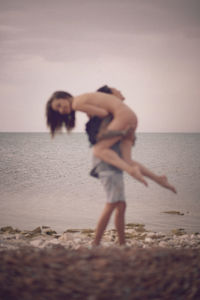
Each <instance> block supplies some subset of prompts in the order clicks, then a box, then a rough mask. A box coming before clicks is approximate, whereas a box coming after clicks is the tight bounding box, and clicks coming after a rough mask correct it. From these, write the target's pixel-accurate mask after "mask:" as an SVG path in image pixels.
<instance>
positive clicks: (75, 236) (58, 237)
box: [0, 223, 200, 251]
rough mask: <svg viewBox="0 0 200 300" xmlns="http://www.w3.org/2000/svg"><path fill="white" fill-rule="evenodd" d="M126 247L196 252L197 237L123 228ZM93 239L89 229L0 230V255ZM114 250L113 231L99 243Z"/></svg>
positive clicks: (70, 245)
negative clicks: (9, 251)
mask: <svg viewBox="0 0 200 300" xmlns="http://www.w3.org/2000/svg"><path fill="white" fill-rule="evenodd" d="M125 233H126V234H125V235H126V247H134V248H152V247H162V248H186V249H191V248H193V249H195V248H197V249H200V233H198V232H196V233H192V234H188V233H187V232H185V230H184V229H181V228H179V229H174V230H172V231H171V232H168V233H162V232H150V231H147V230H146V229H145V226H144V225H143V224H134V223H129V224H126V229H125ZM93 237H94V230H93V229H67V230H66V231H65V232H63V233H62V234H58V233H57V232H56V231H55V230H53V229H51V228H50V227H48V226H42V227H37V228H35V229H34V230H29V231H28V230H23V231H21V230H19V229H14V228H12V227H11V226H6V227H2V228H0V251H1V250H3V249H18V248H21V247H22V246H23V247H25V246H32V247H36V248H40V249H42V248H51V247H53V246H54V245H61V246H63V247H64V248H66V249H79V248H80V247H86V248H90V247H91V242H92V240H93ZM110 246H112V247H114V246H117V233H116V230H114V229H111V230H107V231H106V232H105V234H104V237H103V240H102V247H110Z"/></svg>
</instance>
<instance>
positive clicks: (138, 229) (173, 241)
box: [0, 224, 200, 300]
mask: <svg viewBox="0 0 200 300" xmlns="http://www.w3.org/2000/svg"><path fill="white" fill-rule="evenodd" d="M93 236H94V230H92V229H80V230H78V229H68V230H66V231H65V232H63V233H62V234H58V233H56V232H55V231H54V230H53V229H51V228H50V227H48V226H42V227H37V228H36V229H34V230H32V231H27V230H24V231H21V230H18V229H14V228H12V227H10V226H7V227H3V228H1V229H0V299H2V300H7V299H8V300H10V299H13V300H14V299H16V300H18V299H20V300H29V299H30V300H32V299H34V300H35V299H37V300H46V299H48V300H53V299H56V300H57V299H70V300H71V299H72V300H73V299H80V300H85V299H87V300H107V299H108V300H112V299H115V300H118V299H120V300H132V299H133V300H134V299H141V300H145V299H152V300H160V299H166V300H177V299H183V300H187V299H192V300H197V299H200V234H199V233H194V234H187V233H186V232H185V231H184V230H183V229H176V230H174V231H172V232H169V233H167V234H166V233H165V234H164V233H161V232H158V233H156V232H149V231H147V230H145V226H144V225H142V224H127V225H126V241H127V246H125V247H119V246H118V244H117V235H116V231H115V230H108V231H106V232H105V235H104V238H103V241H102V246H101V247H96V248H91V241H92V240H93Z"/></svg>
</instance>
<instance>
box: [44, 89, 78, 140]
mask: <svg viewBox="0 0 200 300" xmlns="http://www.w3.org/2000/svg"><path fill="white" fill-rule="evenodd" d="M71 97H72V95H71V94H69V93H67V92H64V91H57V92H55V93H53V95H52V96H51V98H50V99H49V100H48V102H47V104H46V121H47V126H48V127H49V128H50V132H51V136H52V137H53V136H54V135H55V133H56V132H58V131H60V130H61V129H62V127H63V126H65V128H66V130H67V131H68V132H70V131H71V130H72V129H73V128H74V127H75V120H76V119H75V111H74V110H72V111H71V113H70V114H64V115H61V114H60V113H59V112H57V111H55V110H53V109H52V107H51V105H52V102H53V100H54V99H68V98H71Z"/></svg>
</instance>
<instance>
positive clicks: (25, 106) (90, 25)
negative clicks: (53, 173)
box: [0, 0, 200, 132]
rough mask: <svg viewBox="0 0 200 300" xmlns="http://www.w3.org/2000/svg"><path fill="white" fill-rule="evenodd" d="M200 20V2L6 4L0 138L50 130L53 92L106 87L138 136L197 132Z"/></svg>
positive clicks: (15, 0)
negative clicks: (128, 111) (114, 91)
mask: <svg viewBox="0 0 200 300" xmlns="http://www.w3.org/2000/svg"><path fill="white" fill-rule="evenodd" d="M199 16H200V1H199V0H123V1H122V0H57V1H55V0H34V1H33V0H0V35H1V37H0V39H1V40H0V41H1V46H0V63H1V68H0V104H1V109H0V131H46V130H47V128H46V124H45V103H46V100H47V99H48V98H49V97H50V95H51V94H52V93H53V92H54V91H55V90H61V89H62V90H66V91H69V92H70V93H72V94H73V95H77V94H80V93H84V92H91V91H95V90H96V89H97V88H98V87H100V86H102V85H104V84H108V85H110V86H114V87H117V88H119V89H120V90H121V91H122V93H123V94H124V95H125V97H126V102H127V104H128V105H129V106H130V107H131V108H132V109H133V110H134V111H135V112H136V114H137V115H138V118H139V126H138V131H142V132H149V131H150V132H151V131H153V132H171V131H175V132H180V131H183V132H199V131H200V116H199V114H200V17H199ZM77 118H78V124H77V127H76V130H77V131H83V130H84V123H85V122H86V120H87V119H86V117H85V116H84V114H82V113H79V114H78V115H77Z"/></svg>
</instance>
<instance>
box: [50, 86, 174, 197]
mask: <svg viewBox="0 0 200 300" xmlns="http://www.w3.org/2000/svg"><path fill="white" fill-rule="evenodd" d="M75 111H81V112H85V113H86V114H87V115H89V116H99V117H100V118H104V117H106V116H108V115H109V114H111V115H112V116H113V119H112V121H111V122H110V123H109V124H108V126H107V129H106V130H107V132H109V131H121V130H122V131H124V130H129V134H128V135H126V137H125V138H123V139H122V140H121V153H122V158H121V157H120V156H119V155H118V154H117V153H116V152H114V151H113V150H112V149H111V147H112V145H114V144H115V143H116V142H117V141H119V140H120V139H121V137H120V136H117V137H113V138H109V139H101V140H99V141H98V143H97V144H95V145H94V147H93V151H94V155H95V156H96V157H98V158H100V159H101V160H103V161H105V162H107V163H109V164H111V165H113V166H115V167H117V168H119V169H121V170H123V171H126V172H127V173H128V174H129V175H130V176H132V177H134V178H135V179H137V180H138V181H140V182H142V183H143V184H144V185H145V186H147V185H148V184H147V181H146V180H145V179H144V176H147V177H149V178H151V179H152V180H154V181H156V182H157V183H158V184H160V185H161V186H163V187H165V188H167V189H170V190H171V191H173V192H174V193H176V190H175V188H174V187H173V186H172V185H170V184H169V182H168V180H167V177H166V176H157V175H155V174H154V173H152V172H150V171H149V170H147V169H146V168H145V167H144V166H142V165H140V164H139V163H136V162H134V161H133V160H132V159H131V147H132V144H133V142H134V139H135V130H136V128H137V123H138V121H137V117H136V114H135V113H134V112H133V111H132V110H131V109H130V108H129V107H128V106H127V105H126V104H124V103H123V102H122V101H121V100H120V99H119V98H118V97H116V96H115V95H110V94H103V93H100V92H96V93H86V94H82V95H79V96H75V97H73V96H72V95H70V94H69V93H66V92H55V93H54V94H53V95H52V97H51V98H50V99H49V101H48V103H47V124H48V126H49V127H50V129H51V133H52V135H54V133H55V132H56V131H57V130H59V129H60V128H61V127H62V124H63V122H64V123H65V125H66V128H67V129H68V131H70V130H71V129H73V127H74V126H75ZM130 129H131V132H130ZM104 134H105V133H104ZM105 136H106V134H105Z"/></svg>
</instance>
